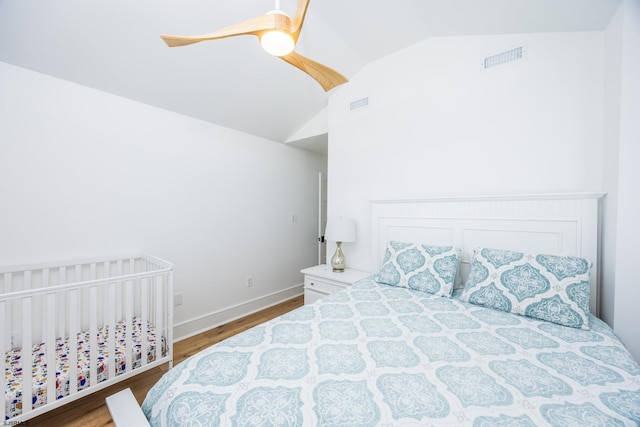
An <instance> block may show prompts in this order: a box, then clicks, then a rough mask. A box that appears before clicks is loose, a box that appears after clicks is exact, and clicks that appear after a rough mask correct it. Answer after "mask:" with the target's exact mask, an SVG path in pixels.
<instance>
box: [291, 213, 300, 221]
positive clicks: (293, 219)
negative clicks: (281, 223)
mask: <svg viewBox="0 0 640 427" xmlns="http://www.w3.org/2000/svg"><path fill="white" fill-rule="evenodd" d="M291 222H298V214H297V213H292V214H291Z"/></svg>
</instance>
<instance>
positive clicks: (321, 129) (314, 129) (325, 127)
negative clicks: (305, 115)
mask: <svg viewBox="0 0 640 427" xmlns="http://www.w3.org/2000/svg"><path fill="white" fill-rule="evenodd" d="M327 111H328V109H327V107H324V108H323V109H322V111H320V112H319V113H318V114H316V115H315V117H314V118H312V119H311V120H309V121H308V122H307V123H306V124H305V125H304V126H302V127H301V128H300V129H298V130H297V131H296V132H294V133H293V135H291V136H290V137H289V138H288V139H287V140H286V141H285V142H286V143H290V142H294V141H298V140H301V139H307V138H310V137H314V136H318V135H323V134H326V133H327V132H328V131H329V114H328V112H327Z"/></svg>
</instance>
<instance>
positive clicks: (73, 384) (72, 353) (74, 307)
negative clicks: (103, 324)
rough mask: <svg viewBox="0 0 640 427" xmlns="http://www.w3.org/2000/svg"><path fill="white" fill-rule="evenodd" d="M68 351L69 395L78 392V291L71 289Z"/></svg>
mask: <svg viewBox="0 0 640 427" xmlns="http://www.w3.org/2000/svg"><path fill="white" fill-rule="evenodd" d="M69 308H70V310H69V349H68V353H67V356H68V357H69V394H75V393H76V392H77V391H78V332H79V331H80V326H79V325H78V321H79V312H80V305H79V304H78V290H76V289H71V290H70V291H69Z"/></svg>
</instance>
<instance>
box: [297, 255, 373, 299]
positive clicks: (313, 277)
mask: <svg viewBox="0 0 640 427" xmlns="http://www.w3.org/2000/svg"><path fill="white" fill-rule="evenodd" d="M300 272H301V273H302V274H304V303H305V304H311V303H312V302H314V301H316V300H317V299H319V298H322V297H324V296H326V295H330V294H332V293H334V292H337V291H339V290H342V289H345V288H346V287H347V286H351V285H353V284H354V283H355V282H357V281H358V280H360V279H364V278H365V277H367V276H369V275H371V273H367V272H366V271H360V270H352V269H350V268H346V269H345V270H344V272H342V273H334V272H333V271H332V269H331V266H330V265H327V264H321V265H316V266H315V267H309V268H305V269H304V270H301V271H300Z"/></svg>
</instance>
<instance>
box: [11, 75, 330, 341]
mask: <svg viewBox="0 0 640 427" xmlns="http://www.w3.org/2000/svg"><path fill="white" fill-rule="evenodd" d="M0 93H1V96H0V196H1V198H2V201H3V203H2V208H0V265H12V264H18V263H27V262H29V263H30V262H38V261H53V260H60V259H68V258H76V257H88V256H101V255H109V254H118V253H123V252H124V253H128V252H130V251H140V250H142V251H147V252H149V253H151V254H154V255H156V256H159V257H161V258H165V259H167V260H169V261H172V262H173V263H174V267H175V291H176V292H182V293H183V294H184V298H183V299H184V304H183V305H182V306H180V307H176V312H175V322H176V325H178V327H177V328H176V336H177V337H180V336H184V335H187V334H190V333H193V332H195V331H196V330H198V329H201V328H207V327H210V326H213V325H217V324H219V323H222V322H225V321H228V320H230V319H231V318H233V317H236V316H239V315H241V314H246V313H247V312H248V311H251V310H256V309H259V308H262V307H265V306H267V305H269V304H272V303H274V302H276V301H279V300H282V299H285V298H287V297H290V296H292V295H296V294H299V293H300V292H301V288H300V287H299V286H298V285H299V284H300V283H301V282H302V275H301V274H300V273H299V270H300V269H301V268H304V267H308V266H310V265H313V264H315V263H316V257H317V254H316V252H317V245H316V237H317V236H316V227H317V226H316V221H317V176H318V175H317V174H318V172H319V171H323V170H326V157H325V156H322V155H317V154H314V153H311V152H308V151H305V150H301V149H298V148H295V147H290V146H286V145H284V144H279V143H275V142H271V141H267V140H263V139H260V138H257V137H254V136H251V135H247V134H242V133H239V132H236V131H232V130H229V129H226V128H222V127H219V126H215V125H212V124H210V123H206V122H202V121H199V120H195V119H192V118H188V117H185V116H181V115H177V114H174V113H171V112H168V111H165V110H161V109H157V108H153V107H150V106H147V105H144V104H140V103H136V102H133V101H130V100H127V99H124V98H120V97H116V96H113V95H110V94H106V93H103V92H99V91H96V90H93V89H89V88H87V87H83V86H79V85H76V84H72V83H69V82H66V81H62V80H59V79H55V78H52V77H49V76H45V75H42V74H38V73H34V72H31V71H27V70H24V69H21V68H18V67H15V66H12V65H8V64H5V63H0ZM292 213H295V214H297V215H298V222H295V223H292V222H291V214H292ZM247 276H253V283H254V285H253V287H251V288H247V287H246V286H245V279H246V277H247Z"/></svg>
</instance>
